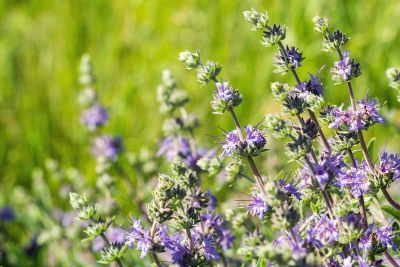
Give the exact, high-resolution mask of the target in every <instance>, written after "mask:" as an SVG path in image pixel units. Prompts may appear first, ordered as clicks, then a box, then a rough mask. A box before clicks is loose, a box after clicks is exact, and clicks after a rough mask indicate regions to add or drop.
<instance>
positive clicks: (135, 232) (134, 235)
mask: <svg viewBox="0 0 400 267" xmlns="http://www.w3.org/2000/svg"><path fill="white" fill-rule="evenodd" d="M125 240H126V241H125V244H127V245H128V246H129V247H133V246H134V245H136V247H137V249H138V250H140V251H141V258H144V257H145V256H146V255H147V253H148V251H149V250H150V249H151V248H152V246H153V241H152V239H151V237H150V230H149V229H147V228H143V227H142V225H141V224H140V220H135V219H132V226H131V231H130V232H129V233H128V235H127V236H126V237H125Z"/></svg>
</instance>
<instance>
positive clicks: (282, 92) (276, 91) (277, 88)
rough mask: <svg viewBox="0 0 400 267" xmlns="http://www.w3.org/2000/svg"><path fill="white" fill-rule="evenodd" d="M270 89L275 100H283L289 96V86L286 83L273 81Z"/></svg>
mask: <svg viewBox="0 0 400 267" xmlns="http://www.w3.org/2000/svg"><path fill="white" fill-rule="evenodd" d="M271 91H272V95H273V96H274V97H275V99H276V100H278V101H283V100H285V99H286V98H287V97H288V96H289V92H290V86H289V84H287V83H280V82H273V83H271Z"/></svg>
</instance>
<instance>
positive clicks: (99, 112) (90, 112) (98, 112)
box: [81, 104, 108, 130]
mask: <svg viewBox="0 0 400 267" xmlns="http://www.w3.org/2000/svg"><path fill="white" fill-rule="evenodd" d="M107 120H108V113H107V110H106V109H105V108H103V107H102V106H100V105H98V104H95V105H93V106H91V107H90V108H88V109H86V110H84V111H83V112H82V114H81V123H82V124H83V125H85V126H86V127H87V128H88V129H89V130H95V129H96V128H98V127H100V126H103V125H104V124H106V123H107Z"/></svg>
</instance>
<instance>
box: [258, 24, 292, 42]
mask: <svg viewBox="0 0 400 267" xmlns="http://www.w3.org/2000/svg"><path fill="white" fill-rule="evenodd" d="M285 38H286V27H285V26H282V25H276V24H274V25H273V26H271V27H268V28H267V29H266V30H265V31H264V33H263V38H262V41H261V44H262V45H264V46H265V47H271V46H272V45H274V44H277V43H278V42H280V41H282V40H284V39H285Z"/></svg>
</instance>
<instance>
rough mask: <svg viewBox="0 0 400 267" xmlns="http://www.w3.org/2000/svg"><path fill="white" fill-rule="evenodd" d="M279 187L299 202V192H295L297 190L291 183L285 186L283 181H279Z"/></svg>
mask: <svg viewBox="0 0 400 267" xmlns="http://www.w3.org/2000/svg"><path fill="white" fill-rule="evenodd" d="M279 185H280V186H281V188H282V189H283V190H284V191H285V192H286V193H287V194H289V195H292V196H294V197H295V198H297V199H298V200H301V193H299V191H297V189H296V187H294V185H293V183H289V184H287V183H286V182H285V181H284V180H280V181H279Z"/></svg>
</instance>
